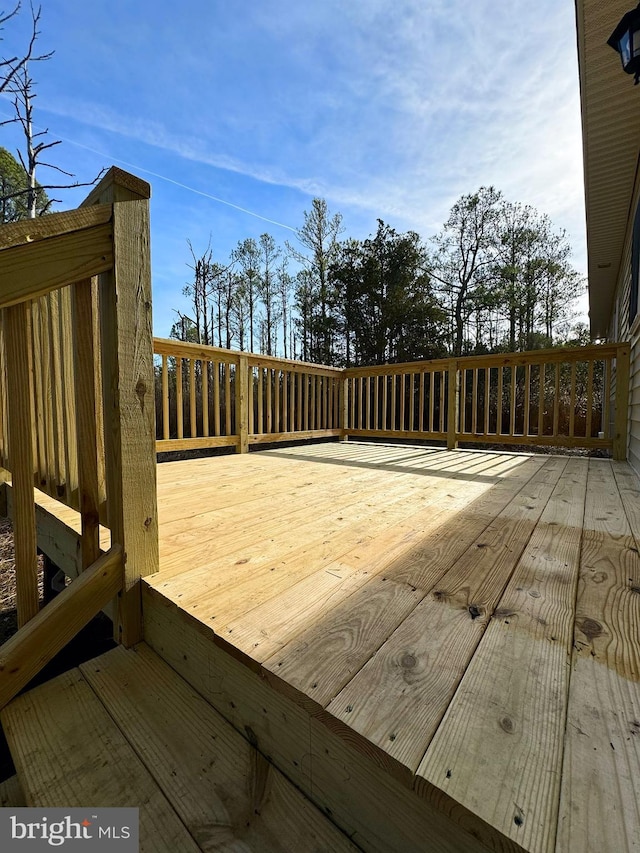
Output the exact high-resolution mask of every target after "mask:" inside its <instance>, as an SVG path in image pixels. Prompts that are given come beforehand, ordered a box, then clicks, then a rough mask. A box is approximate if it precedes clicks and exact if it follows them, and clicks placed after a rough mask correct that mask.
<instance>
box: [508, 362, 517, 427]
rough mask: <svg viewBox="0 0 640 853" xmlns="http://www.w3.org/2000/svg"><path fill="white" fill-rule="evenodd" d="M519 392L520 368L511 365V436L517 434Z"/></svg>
mask: <svg viewBox="0 0 640 853" xmlns="http://www.w3.org/2000/svg"><path fill="white" fill-rule="evenodd" d="M517 390H518V368H517V366H516V365H515V364H512V365H511V388H510V391H511V393H510V395H509V397H510V402H509V435H515V434H516V391H517Z"/></svg>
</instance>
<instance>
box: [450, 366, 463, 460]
mask: <svg viewBox="0 0 640 853" xmlns="http://www.w3.org/2000/svg"><path fill="white" fill-rule="evenodd" d="M447 393H448V398H447V449H448V450H455V449H456V448H457V447H458V439H457V431H458V419H459V417H460V371H459V370H458V363H457V362H456V361H453V360H452V361H450V362H449V381H448V388H447Z"/></svg>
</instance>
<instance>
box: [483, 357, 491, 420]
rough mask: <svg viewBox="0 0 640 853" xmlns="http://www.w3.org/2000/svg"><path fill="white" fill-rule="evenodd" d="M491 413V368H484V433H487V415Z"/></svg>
mask: <svg viewBox="0 0 640 853" xmlns="http://www.w3.org/2000/svg"><path fill="white" fill-rule="evenodd" d="M490 413H491V368H490V367H485V369H484V434H485V435H489V415H490Z"/></svg>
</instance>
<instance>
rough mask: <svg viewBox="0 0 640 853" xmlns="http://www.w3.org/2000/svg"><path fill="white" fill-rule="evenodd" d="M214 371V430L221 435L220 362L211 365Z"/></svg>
mask: <svg viewBox="0 0 640 853" xmlns="http://www.w3.org/2000/svg"><path fill="white" fill-rule="evenodd" d="M211 367H212V369H213V429H214V431H215V434H216V435H220V362H218V361H214V362H212V364H211Z"/></svg>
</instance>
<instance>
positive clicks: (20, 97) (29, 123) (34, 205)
mask: <svg viewBox="0 0 640 853" xmlns="http://www.w3.org/2000/svg"><path fill="white" fill-rule="evenodd" d="M18 9H19V5H18V6H17V7H16V9H14V11H13V12H12V13H10V15H9V16H8V17H12V16H13V15H14V14H16V12H17V11H18ZM30 9H31V19H32V31H31V38H30V41H29V46H28V48H27V51H26V53H25V55H24V56H23V57H22V58H20V59H18V58H15V57H14V58H12V59H7V58H3V59H2V60H1V67H2V70H3V73H4V79H3V81H2V87H1V88H0V91H3V90H4V91H6V92H8V93H10V94H11V95H13V109H14V117H13V118H11V119H7V120H6V121H4V122H1V123H0V127H2V126H3V125H6V124H14V123H16V124H19V125H20V127H21V128H22V132H23V135H24V141H25V152H24V154H23V153H22V151H20V150H18V159H19V161H20V165H21V166H22V168H23V169H24V172H25V176H26V187H25V189H23V190H19V191H18V192H14V193H13V196H17V195H24V196H26V216H27V218H28V219H35V217H36V216H38V215H41V214H43V213H47V212H48V210H49V209H50V207H51V205H52V204H54V203H55V202H58V201H59V199H54V198H48V197H47V195H46V193H43V190H45V191H46V190H63V189H73V188H75V187H86V186H92V185H93V184H95V183H96V181H97V180H98V179H99V178H100V177H101V176H102V174H103V172H104V169H103V170H101V172H100V174H99V175H98V176H97V177H96V178H95V179H94V180H93V181H85V182H80V181H72V182H70V183H64V184H55V183H54V184H39V183H38V181H37V178H36V174H37V170H38V167H39V166H40V167H43V168H47V169H52V170H53V171H55V172H58V173H60V174H62V175H65V176H66V177H68V178H73V177H75V176H74V175H73V174H72V173H71V172H67V171H65V170H64V169H62V168H61V167H60V166H56V165H55V164H54V163H50V162H48V161H47V160H44V159H43V156H44V155H45V152H46V151H49V150H50V149H51V148H54V147H55V146H57V145H60V143H61V140H59V139H55V140H52V141H51V142H49V141H47V140H46V137H47V135H48V133H49V130H48V129H45V130H36V127H35V125H34V122H33V106H34V100H35V98H36V93H35V91H34V88H35V81H34V79H33V77H32V76H31V72H30V64H31V63H33V62H46V61H47V60H49V59H51V57H52V56H53V53H54V52H53V51H49V52H48V53H37V52H36V50H35V47H36V42H37V40H38V38H39V36H40V30H39V24H40V16H41V14H42V7H41V6H38V8H37V9H35V8H34V7H33V5H32V4H30ZM3 20H7V17H5V18H4V19H3Z"/></svg>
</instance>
